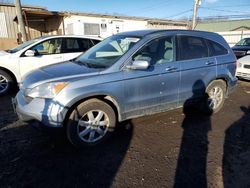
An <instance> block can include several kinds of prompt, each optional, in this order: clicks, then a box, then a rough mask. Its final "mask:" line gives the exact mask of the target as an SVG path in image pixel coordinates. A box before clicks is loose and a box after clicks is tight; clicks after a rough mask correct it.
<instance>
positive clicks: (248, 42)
mask: <svg viewBox="0 0 250 188" xmlns="http://www.w3.org/2000/svg"><path fill="white" fill-rule="evenodd" d="M236 45H237V46H250V38H246V39H242V40H240V41H239V42H238V43H237V44H236Z"/></svg>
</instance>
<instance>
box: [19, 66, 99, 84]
mask: <svg viewBox="0 0 250 188" xmlns="http://www.w3.org/2000/svg"><path fill="white" fill-rule="evenodd" d="M99 71H100V70H99V69H93V68H88V67H85V66H83V65H80V64H78V63H75V62H71V61H67V62H63V63H58V64H54V65H50V66H45V67H41V68H40V69H37V70H35V71H33V72H30V73H28V74H27V75H26V76H25V77H24V79H23V83H22V87H24V88H33V87H35V86H37V85H40V84H42V83H46V82H53V81H69V80H76V79H79V78H82V77H86V76H91V75H96V74H99Z"/></svg>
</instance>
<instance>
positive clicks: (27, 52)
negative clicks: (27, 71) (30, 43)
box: [24, 50, 35, 57]
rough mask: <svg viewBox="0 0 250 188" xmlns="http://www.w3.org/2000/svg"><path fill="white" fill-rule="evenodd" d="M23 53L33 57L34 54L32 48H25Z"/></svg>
mask: <svg viewBox="0 0 250 188" xmlns="http://www.w3.org/2000/svg"><path fill="white" fill-rule="evenodd" d="M24 55H25V56H27V57H34V56H35V51H33V50H27V51H26V52H25V53H24Z"/></svg>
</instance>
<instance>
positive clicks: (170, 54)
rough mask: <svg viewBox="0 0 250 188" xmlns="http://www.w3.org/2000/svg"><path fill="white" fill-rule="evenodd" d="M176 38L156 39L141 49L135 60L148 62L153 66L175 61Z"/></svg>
mask: <svg viewBox="0 0 250 188" xmlns="http://www.w3.org/2000/svg"><path fill="white" fill-rule="evenodd" d="M174 53H175V51H174V37H164V38H158V39H154V40H153V41H151V42H149V43H148V44H146V45H145V46H144V47H142V49H140V50H139V51H138V52H137V53H136V54H135V55H134V56H133V60H146V61H149V62H150V64H151V65H154V64H163V63H168V62H172V61H173V60H174Z"/></svg>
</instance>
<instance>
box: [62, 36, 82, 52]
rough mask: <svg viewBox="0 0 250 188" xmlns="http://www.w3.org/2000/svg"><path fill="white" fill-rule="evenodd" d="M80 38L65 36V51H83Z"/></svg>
mask: <svg viewBox="0 0 250 188" xmlns="http://www.w3.org/2000/svg"><path fill="white" fill-rule="evenodd" d="M80 40H81V39H75V38H67V39H66V42H65V53H74V52H83V51H85V50H84V49H83V48H84V47H83V46H84V45H83V43H82V42H81V41H80Z"/></svg>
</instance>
